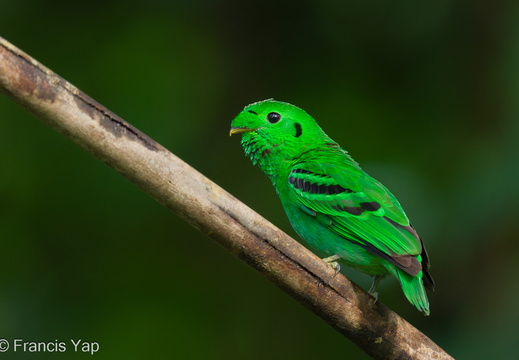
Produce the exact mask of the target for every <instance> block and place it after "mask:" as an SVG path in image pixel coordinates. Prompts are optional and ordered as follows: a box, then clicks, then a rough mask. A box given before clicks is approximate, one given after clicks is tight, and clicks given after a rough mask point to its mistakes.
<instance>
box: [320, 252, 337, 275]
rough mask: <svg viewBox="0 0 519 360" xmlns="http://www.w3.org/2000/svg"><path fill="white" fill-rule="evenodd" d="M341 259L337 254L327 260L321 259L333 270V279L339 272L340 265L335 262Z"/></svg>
mask: <svg viewBox="0 0 519 360" xmlns="http://www.w3.org/2000/svg"><path fill="white" fill-rule="evenodd" d="M340 258H341V257H340V256H339V255H337V254H335V255H332V256H329V257H327V258H324V259H322V260H323V261H324V262H325V263H327V264H328V265H330V266H331V267H332V268H333V269H334V270H335V274H334V275H333V276H334V277H335V276H337V274H338V273H339V272H340V271H341V265H340V264H339V263H338V262H337V261H336V260H339V259H340Z"/></svg>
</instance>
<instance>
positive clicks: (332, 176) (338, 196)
mask: <svg viewBox="0 0 519 360" xmlns="http://www.w3.org/2000/svg"><path fill="white" fill-rule="evenodd" d="M230 134H231V135H233V134H243V135H242V139H241V144H242V146H243V149H244V151H245V154H246V155H247V156H249V157H250V159H251V161H252V163H253V164H254V165H256V164H257V165H259V167H260V168H261V170H262V171H263V172H264V173H265V174H266V175H267V176H268V177H269V178H270V180H271V181H272V184H273V185H274V187H275V188H276V191H277V194H278V195H279V198H280V199H281V203H282V204H283V208H284V209H285V212H286V214H287V216H288V219H289V220H290V223H291V225H292V227H293V228H294V230H295V231H296V232H297V234H298V235H299V236H300V237H301V238H302V239H304V240H305V241H306V242H307V243H308V244H309V245H310V246H311V247H313V248H315V249H317V250H319V251H320V252H322V253H324V254H327V255H328V256H329V257H328V258H326V259H324V260H325V261H327V262H328V263H330V264H331V265H336V268H338V264H337V263H336V261H339V262H340V263H343V264H345V265H347V266H350V267H352V268H355V269H357V270H360V271H362V272H364V273H367V274H369V275H373V276H374V281H373V285H372V286H371V289H370V291H369V292H370V294H372V295H374V296H375V298H377V297H378V294H376V293H375V290H376V286H377V285H378V282H379V281H380V279H382V277H384V276H385V275H387V274H391V275H393V276H394V277H395V278H397V279H398V281H399V282H400V285H401V286H402V290H403V292H404V294H405V296H406V297H407V299H408V300H409V301H410V302H411V304H413V305H414V306H415V307H416V308H417V309H418V310H420V311H422V312H423V313H424V314H426V315H429V300H428V299H427V294H426V292H425V288H424V287H427V288H429V289H431V290H433V288H434V281H433V279H432V277H431V276H430V275H429V272H428V269H429V259H428V256H427V252H426V250H425V247H424V245H423V242H422V240H421V239H420V237H419V236H418V234H417V233H416V231H415V229H414V228H413V227H412V225H411V223H410V222H409V219H408V218H407V216H406V214H405V212H404V210H403V209H402V206H401V205H400V203H399V202H398V200H397V199H396V198H395V196H393V194H391V192H390V191H389V190H388V189H387V188H386V187H385V186H384V185H382V184H381V183H379V182H378V181H377V180H375V179H374V178H372V177H371V176H369V175H368V174H366V173H365V172H364V171H363V170H362V169H361V168H360V166H359V164H357V162H355V160H353V159H352V157H351V156H350V155H349V154H348V152H347V151H346V150H344V149H342V148H341V147H340V146H339V144H338V143H336V142H335V141H333V140H332V139H331V138H330V137H329V136H328V135H326V133H325V132H324V131H323V130H322V129H321V128H320V127H319V125H318V124H317V123H316V121H315V120H314V119H313V118H312V117H311V116H310V115H308V114H307V113H306V112H305V111H304V110H302V109H300V108H298V107H296V106H294V105H291V104H288V103H285V102H280V101H275V100H272V99H270V100H265V101H260V102H256V103H253V104H251V105H248V106H247V107H245V109H243V111H242V112H240V113H239V114H238V116H237V117H236V118H235V119H234V120H233V121H232V123H231V131H230Z"/></svg>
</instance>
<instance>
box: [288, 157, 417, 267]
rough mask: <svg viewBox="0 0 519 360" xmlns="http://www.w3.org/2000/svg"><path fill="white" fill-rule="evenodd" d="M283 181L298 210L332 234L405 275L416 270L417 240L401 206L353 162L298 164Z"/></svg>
mask: <svg viewBox="0 0 519 360" xmlns="http://www.w3.org/2000/svg"><path fill="white" fill-rule="evenodd" d="M288 184H289V188H290V189H291V191H293V193H295V194H296V196H295V199H297V201H299V203H300V206H301V209H302V210H303V211H305V212H307V213H309V214H310V215H313V216H315V218H316V220H317V221H320V222H321V223H322V224H323V225H324V226H326V227H328V228H329V229H331V230H332V231H334V232H335V233H337V234H339V235H340V236H342V237H343V238H345V239H347V240H349V241H352V242H355V243H357V244H358V245H359V246H361V247H363V248H365V249H366V250H367V251H369V252H371V253H373V254H375V255H378V256H380V257H382V258H384V259H386V260H388V261H389V262H391V263H393V264H395V265H396V266H398V267H399V268H401V269H403V270H404V271H406V272H408V273H409V274H411V275H416V274H417V273H418V272H419V271H420V270H421V269H422V266H421V264H420V262H419V261H418V260H417V259H416V257H417V256H418V255H420V254H421V253H422V242H421V240H420V238H419V236H418V235H417V233H416V231H415V230H414V229H413V227H412V226H411V224H410V223H409V220H408V218H407V216H406V215H405V213H404V211H403V210H402V207H401V206H400V204H399V203H398V201H397V200H396V198H395V197H394V196H393V195H392V194H391V193H390V192H389V190H387V189H386V188H385V187H384V186H383V185H382V184H380V183H379V182H378V181H376V180H375V179H373V178H372V177H370V176H369V175H367V174H366V173H365V172H364V171H362V170H361V169H360V168H359V167H357V166H356V165H355V164H352V163H350V162H349V161H344V163H343V164H338V165H332V164H329V163H324V162H322V161H315V162H303V163H299V164H296V165H295V166H294V167H293V168H292V169H291V172H290V173H289V177H288Z"/></svg>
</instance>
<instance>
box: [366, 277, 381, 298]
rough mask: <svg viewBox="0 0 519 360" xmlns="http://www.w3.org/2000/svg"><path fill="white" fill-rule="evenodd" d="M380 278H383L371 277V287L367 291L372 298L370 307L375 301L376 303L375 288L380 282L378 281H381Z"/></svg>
mask: <svg viewBox="0 0 519 360" xmlns="http://www.w3.org/2000/svg"><path fill="white" fill-rule="evenodd" d="M382 278H383V276H380V275H375V276H374V277H373V283H372V284H371V287H370V288H369V290H368V294H370V295H371V296H373V304H372V305H375V304H376V303H377V301H378V292H377V286H378V283H379V282H380V280H382Z"/></svg>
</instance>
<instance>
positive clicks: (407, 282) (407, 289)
mask: <svg viewBox="0 0 519 360" xmlns="http://www.w3.org/2000/svg"><path fill="white" fill-rule="evenodd" d="M392 272H393V275H394V276H395V277H396V278H397V279H398V280H399V281H400V285H401V286H402V291H403V292H404V294H405V296H406V298H407V300H409V302H410V303H411V304H413V305H414V306H415V307H416V308H417V309H418V310H420V311H421V312H423V313H424V314H425V315H429V313H430V312H429V300H428V299H427V294H426V293H425V288H424V283H423V272H422V271H420V272H419V273H418V274H417V275H416V276H413V275H409V274H408V273H406V272H405V271H403V270H402V269H399V268H397V267H395V268H394V270H393V271H392Z"/></svg>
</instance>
